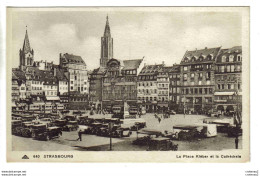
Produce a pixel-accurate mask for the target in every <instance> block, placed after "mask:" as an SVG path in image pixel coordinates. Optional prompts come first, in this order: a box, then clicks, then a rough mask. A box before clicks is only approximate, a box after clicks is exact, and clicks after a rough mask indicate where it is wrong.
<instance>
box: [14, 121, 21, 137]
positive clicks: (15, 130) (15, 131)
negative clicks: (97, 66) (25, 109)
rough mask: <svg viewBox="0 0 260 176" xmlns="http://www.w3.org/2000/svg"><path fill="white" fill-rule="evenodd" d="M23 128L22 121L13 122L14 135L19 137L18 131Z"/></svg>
mask: <svg viewBox="0 0 260 176" xmlns="http://www.w3.org/2000/svg"><path fill="white" fill-rule="evenodd" d="M21 126H22V121H21V120H12V134H14V135H17V134H18V131H17V128H19V127H21Z"/></svg>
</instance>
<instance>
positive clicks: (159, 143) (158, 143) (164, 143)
mask: <svg viewBox="0 0 260 176" xmlns="http://www.w3.org/2000/svg"><path fill="white" fill-rule="evenodd" d="M147 150H149V151H151V150H155V151H158V150H159V151H168V150H174V151H177V150H178V144H173V143H172V141H171V140H170V139H169V138H166V137H158V138H152V139H150V141H149V145H148V149H147Z"/></svg>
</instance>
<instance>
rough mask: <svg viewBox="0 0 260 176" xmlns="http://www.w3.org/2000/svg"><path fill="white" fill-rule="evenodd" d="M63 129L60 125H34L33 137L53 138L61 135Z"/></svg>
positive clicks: (40, 138) (39, 138) (41, 138)
mask: <svg viewBox="0 0 260 176" xmlns="http://www.w3.org/2000/svg"><path fill="white" fill-rule="evenodd" d="M61 135H62V131H61V128H60V127H48V128H47V127H46V125H43V124H39V125H34V126H33V127H32V137H33V138H34V139H38V140H46V141H48V140H51V139H53V138H57V137H60V136H61Z"/></svg>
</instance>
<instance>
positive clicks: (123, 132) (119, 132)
mask: <svg viewBox="0 0 260 176" xmlns="http://www.w3.org/2000/svg"><path fill="white" fill-rule="evenodd" d="M131 134H132V131H131V130H130V127H127V126H123V127H118V128H117V129H115V130H114V131H112V134H111V135H112V137H117V138H122V137H129V136H130V135H131Z"/></svg>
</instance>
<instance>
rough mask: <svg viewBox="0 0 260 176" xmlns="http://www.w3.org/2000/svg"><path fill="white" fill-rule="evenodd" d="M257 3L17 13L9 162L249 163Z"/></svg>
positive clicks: (12, 31)
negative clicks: (252, 25)
mask: <svg viewBox="0 0 260 176" xmlns="http://www.w3.org/2000/svg"><path fill="white" fill-rule="evenodd" d="M249 11H250V9H249V7H85V8H83V7H80V8H79V7H73V8H57V7H55V8H14V7H8V8H7V117H6V119H7V124H6V125H7V161H8V162H249V161H250V157H249V156H250V155H249V154H250V150H249V147H250V140H249V139H250V138H249V131H250V126H249V121H250V112H249V109H250V108H249V107H250V105H249V97H250V94H249V93H250V92H249V81H250V77H249V71H250V65H249V64H250V57H249Z"/></svg>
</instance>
